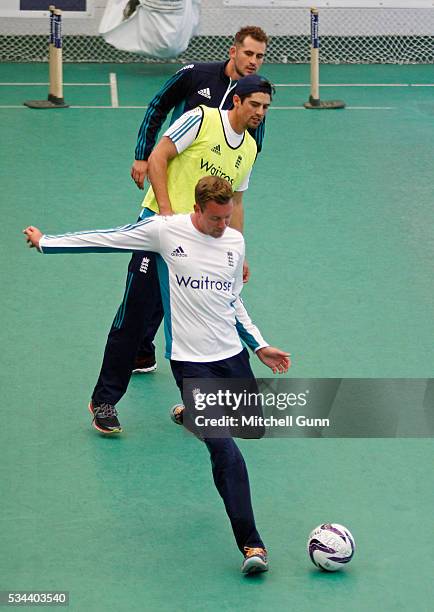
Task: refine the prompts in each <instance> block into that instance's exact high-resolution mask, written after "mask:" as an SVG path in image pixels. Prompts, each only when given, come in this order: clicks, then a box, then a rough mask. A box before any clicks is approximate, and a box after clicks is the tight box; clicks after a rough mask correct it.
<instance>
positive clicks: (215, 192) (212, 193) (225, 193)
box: [194, 176, 234, 212]
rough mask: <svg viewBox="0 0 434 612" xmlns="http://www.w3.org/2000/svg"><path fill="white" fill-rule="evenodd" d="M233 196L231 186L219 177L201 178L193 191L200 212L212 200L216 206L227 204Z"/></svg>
mask: <svg viewBox="0 0 434 612" xmlns="http://www.w3.org/2000/svg"><path fill="white" fill-rule="evenodd" d="M233 195H234V192H233V191H232V187H231V184H230V183H229V182H228V181H227V180H226V179H223V178H221V177H220V176H204V177H202V178H201V179H200V180H199V182H198V183H197V185H196V187H195V190H194V197H195V201H196V204H197V205H198V206H199V208H200V210H201V211H202V212H203V211H204V210H205V207H206V203H207V202H210V201H211V200H212V201H213V202H217V204H227V203H228V202H229V200H230V199H231V198H232V197H233Z"/></svg>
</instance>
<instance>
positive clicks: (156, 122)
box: [135, 61, 265, 160]
mask: <svg viewBox="0 0 434 612" xmlns="http://www.w3.org/2000/svg"><path fill="white" fill-rule="evenodd" d="M227 63H228V62H227V61H226V62H212V63H207V64H204V63H201V64H188V65H187V66H183V67H182V68H181V69H180V70H178V72H177V73H176V74H174V75H173V77H171V78H170V79H169V80H168V81H167V83H166V84H165V85H164V86H163V87H162V89H160V91H159V92H158V93H157V95H156V96H154V97H153V98H152V100H151V102H150V103H149V106H148V108H147V110H146V114H145V117H144V119H143V122H142V125H141V126H140V130H139V134H138V137H137V145H136V151H135V159H144V160H146V159H148V157H149V155H150V154H151V151H152V149H153V148H154V145H155V142H156V140H157V136H158V133H159V131H160V129H161V126H162V125H163V123H164V121H165V120H166V117H167V115H168V114H169V112H170V111H171V110H172V109H173V113H172V117H171V120H170V123H173V122H174V121H175V120H176V119H178V117H180V116H181V115H182V114H183V113H185V112H187V111H189V110H191V109H192V108H196V106H199V104H205V105H206V106H210V107H212V108H216V107H219V108H222V109H229V108H231V107H232V94H233V89H234V87H235V85H236V81H232V80H231V79H230V78H229V77H228V76H226V74H225V67H226V64H227ZM264 130H265V126H264V121H262V123H261V124H260V125H259V126H258V127H257V128H256V129H255V130H249V132H250V134H251V135H252V136H253V138H254V139H255V141H256V145H257V147H258V152H259V151H260V150H261V148H262V141H263V139H264Z"/></svg>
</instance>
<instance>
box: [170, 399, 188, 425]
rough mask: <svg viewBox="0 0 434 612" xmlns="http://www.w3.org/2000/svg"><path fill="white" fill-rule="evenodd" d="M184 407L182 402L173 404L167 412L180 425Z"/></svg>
mask: <svg viewBox="0 0 434 612" xmlns="http://www.w3.org/2000/svg"><path fill="white" fill-rule="evenodd" d="M184 408H185V406H184V404H175V405H174V406H172V408H171V409H170V412H169V414H170V418H171V419H172V421H173V422H174V423H176V424H177V425H182V421H183V419H182V414H183V412H184Z"/></svg>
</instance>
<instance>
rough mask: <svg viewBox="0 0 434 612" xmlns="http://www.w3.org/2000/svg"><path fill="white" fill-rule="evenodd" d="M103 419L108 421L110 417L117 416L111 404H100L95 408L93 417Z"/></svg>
mask: <svg viewBox="0 0 434 612" xmlns="http://www.w3.org/2000/svg"><path fill="white" fill-rule="evenodd" d="M97 415H98V416H99V417H103V418H105V419H110V418H111V417H115V416H118V411H117V410H116V408H115V407H114V406H113V404H105V403H103V404H100V405H99V406H96V408H95V416H97Z"/></svg>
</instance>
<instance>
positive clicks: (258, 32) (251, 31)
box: [234, 26, 268, 45]
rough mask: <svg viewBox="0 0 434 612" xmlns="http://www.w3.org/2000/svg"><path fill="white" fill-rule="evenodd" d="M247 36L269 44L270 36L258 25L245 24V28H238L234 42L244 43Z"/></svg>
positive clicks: (237, 43)
mask: <svg viewBox="0 0 434 612" xmlns="http://www.w3.org/2000/svg"><path fill="white" fill-rule="evenodd" d="M247 36H250V37H251V38H253V39H254V40H257V41H258V42H262V43H265V44H266V45H268V36H267V35H266V33H265V32H264V30H263V29H262V28H259V27H258V26H244V28H241V29H240V30H238V32H237V33H236V34H235V38H234V44H235V45H242V44H243V42H244V40H245V39H246V38H247Z"/></svg>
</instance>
